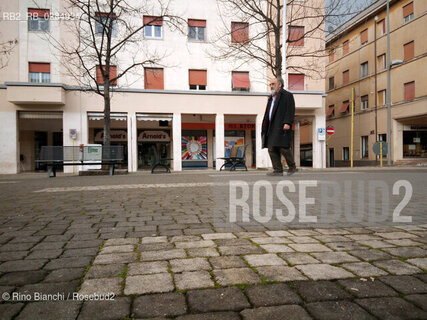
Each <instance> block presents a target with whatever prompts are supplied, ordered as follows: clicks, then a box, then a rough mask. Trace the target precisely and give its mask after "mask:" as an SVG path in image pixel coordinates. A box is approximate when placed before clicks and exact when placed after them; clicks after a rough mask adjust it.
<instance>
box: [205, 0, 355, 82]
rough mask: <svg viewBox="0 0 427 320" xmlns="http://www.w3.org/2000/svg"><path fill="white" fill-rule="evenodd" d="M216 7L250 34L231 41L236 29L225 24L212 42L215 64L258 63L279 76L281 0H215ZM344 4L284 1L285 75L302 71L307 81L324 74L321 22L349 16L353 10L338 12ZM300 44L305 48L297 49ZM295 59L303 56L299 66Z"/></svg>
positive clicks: (343, 1) (342, 1)
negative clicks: (245, 39) (241, 23)
mask: <svg viewBox="0 0 427 320" xmlns="http://www.w3.org/2000/svg"><path fill="white" fill-rule="evenodd" d="M285 1H286V0H285ZM218 3H219V5H218V8H219V11H220V14H221V16H222V17H224V19H223V21H230V19H231V20H232V21H236V19H238V20H239V21H241V22H244V23H247V24H249V26H250V27H251V32H249V35H248V40H247V41H245V42H233V41H230V39H231V37H232V34H233V32H236V29H234V30H233V29H232V28H231V26H230V25H226V23H225V24H224V26H223V28H222V29H221V30H220V31H219V32H218V34H217V36H216V38H215V39H214V40H213V41H212V43H213V46H214V47H215V50H214V51H213V53H211V56H212V57H214V58H215V59H218V60H227V59H234V60H236V61H239V62H240V63H241V64H245V63H249V62H250V61H253V60H257V61H259V62H261V63H262V64H263V65H265V66H266V67H267V68H268V69H269V70H270V72H271V73H272V74H273V76H278V75H281V74H282V68H283V57H282V45H283V41H282V30H283V0H218ZM347 3H349V2H348V1H347V0H329V1H328V4H326V3H325V1H324V0H306V1H301V0H287V6H286V11H287V19H286V30H287V40H286V43H287V46H286V71H287V72H296V73H304V74H305V75H306V76H309V77H312V78H322V77H323V76H324V75H323V72H324V70H323V69H324V68H323V67H322V64H319V59H320V58H323V57H325V55H326V53H325V41H324V35H325V22H326V19H327V18H333V17H336V16H341V17H342V16H351V15H353V14H354V13H355V12H353V11H352V10H351V9H350V8H349V7H347V8H348V10H345V9H344V8H343V5H344V4H347ZM227 18H228V19H227ZM302 27H303V28H302ZM293 28H297V29H293ZM295 30H297V31H295ZM310 40H316V41H310ZM302 42H305V43H306V44H307V45H305V46H302V45H301V44H302ZM296 58H304V63H300V61H299V63H297V61H298V59H296Z"/></svg>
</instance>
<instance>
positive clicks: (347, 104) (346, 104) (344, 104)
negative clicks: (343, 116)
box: [340, 101, 350, 113]
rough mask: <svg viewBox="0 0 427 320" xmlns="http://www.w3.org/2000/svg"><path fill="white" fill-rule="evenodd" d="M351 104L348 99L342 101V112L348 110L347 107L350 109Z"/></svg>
mask: <svg viewBox="0 0 427 320" xmlns="http://www.w3.org/2000/svg"><path fill="white" fill-rule="evenodd" d="M349 105H350V103H349V102H348V101H344V102H343V103H342V107H341V109H340V112H341V113H344V112H346V111H347V109H348V106H349Z"/></svg>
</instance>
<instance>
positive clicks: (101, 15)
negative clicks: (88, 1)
mask: <svg viewBox="0 0 427 320" xmlns="http://www.w3.org/2000/svg"><path fill="white" fill-rule="evenodd" d="M108 15H109V13H108V12H95V17H108ZM112 16H113V19H117V15H116V14H115V13H113V14H112Z"/></svg>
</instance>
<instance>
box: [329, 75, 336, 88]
mask: <svg viewBox="0 0 427 320" xmlns="http://www.w3.org/2000/svg"><path fill="white" fill-rule="evenodd" d="M334 88H335V78H334V77H330V78H329V90H332V89H334Z"/></svg>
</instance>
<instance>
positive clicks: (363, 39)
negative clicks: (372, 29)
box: [360, 29, 368, 44]
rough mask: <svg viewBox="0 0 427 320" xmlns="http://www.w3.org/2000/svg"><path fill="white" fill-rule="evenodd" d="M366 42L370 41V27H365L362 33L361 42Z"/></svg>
mask: <svg viewBox="0 0 427 320" xmlns="http://www.w3.org/2000/svg"><path fill="white" fill-rule="evenodd" d="M366 42H368V29H365V30H363V31H362V32H361V33H360V43H361V44H364V43H366Z"/></svg>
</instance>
